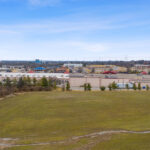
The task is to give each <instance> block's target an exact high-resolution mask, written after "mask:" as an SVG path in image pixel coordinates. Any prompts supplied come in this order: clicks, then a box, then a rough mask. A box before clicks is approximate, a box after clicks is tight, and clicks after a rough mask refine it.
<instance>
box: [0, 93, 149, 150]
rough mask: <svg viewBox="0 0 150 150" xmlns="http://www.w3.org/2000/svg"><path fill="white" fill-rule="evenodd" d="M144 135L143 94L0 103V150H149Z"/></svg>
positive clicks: (33, 96)
mask: <svg viewBox="0 0 150 150" xmlns="http://www.w3.org/2000/svg"><path fill="white" fill-rule="evenodd" d="M102 131H106V132H102ZM109 131H110V132H109ZM130 131H137V132H130ZM143 131H150V92H146V91H141V92H138V91H137V92H134V91H130V92H127V91H126V92H125V91H122V92H119V91H117V92H34V93H25V94H22V95H18V96H15V97H9V98H6V99H3V100H0V147H1V148H0V149H3V148H4V149H6V150H149V149H150V142H149V139H150V132H143ZM4 138H11V139H4ZM12 145H14V147H12ZM9 146H10V147H9Z"/></svg>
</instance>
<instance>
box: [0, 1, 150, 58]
mask: <svg viewBox="0 0 150 150" xmlns="http://www.w3.org/2000/svg"><path fill="white" fill-rule="evenodd" d="M149 8H150V1H149V0H0V60H33V59H36V58H39V59H42V60H130V59H135V60H137V59H146V60H147V59H149V60H150V9H149Z"/></svg>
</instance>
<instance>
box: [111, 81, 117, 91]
mask: <svg viewBox="0 0 150 150" xmlns="http://www.w3.org/2000/svg"><path fill="white" fill-rule="evenodd" d="M117 88H118V87H117V84H116V83H115V82H113V83H112V89H114V90H115V89H117Z"/></svg>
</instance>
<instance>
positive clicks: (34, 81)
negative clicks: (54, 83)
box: [33, 78, 37, 86]
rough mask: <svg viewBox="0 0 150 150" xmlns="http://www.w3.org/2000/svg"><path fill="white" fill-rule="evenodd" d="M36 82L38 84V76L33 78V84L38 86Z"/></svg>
mask: <svg viewBox="0 0 150 150" xmlns="http://www.w3.org/2000/svg"><path fill="white" fill-rule="evenodd" d="M36 84H37V80H36V78H33V86H36Z"/></svg>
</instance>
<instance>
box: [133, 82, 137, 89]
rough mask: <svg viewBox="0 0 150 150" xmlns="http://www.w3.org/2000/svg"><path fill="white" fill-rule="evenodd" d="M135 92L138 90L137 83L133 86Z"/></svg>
mask: <svg viewBox="0 0 150 150" xmlns="http://www.w3.org/2000/svg"><path fill="white" fill-rule="evenodd" d="M133 90H135V91H136V90H137V87H136V84H135V83H134V84H133Z"/></svg>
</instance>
